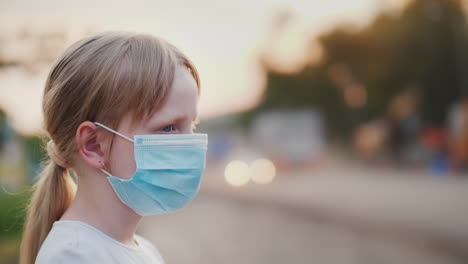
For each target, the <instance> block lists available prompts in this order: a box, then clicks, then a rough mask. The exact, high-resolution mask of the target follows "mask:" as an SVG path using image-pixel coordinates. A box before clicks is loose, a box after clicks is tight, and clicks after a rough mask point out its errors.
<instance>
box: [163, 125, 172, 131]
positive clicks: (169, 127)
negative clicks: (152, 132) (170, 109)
mask: <svg viewBox="0 0 468 264" xmlns="http://www.w3.org/2000/svg"><path fill="white" fill-rule="evenodd" d="M161 130H162V131H163V132H172V131H175V128H174V125H169V126H165V127H163V128H162V129H161Z"/></svg>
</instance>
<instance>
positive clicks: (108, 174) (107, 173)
mask: <svg viewBox="0 0 468 264" xmlns="http://www.w3.org/2000/svg"><path fill="white" fill-rule="evenodd" d="M99 163H101V164H102V167H104V163H103V162H102V161H99ZM99 169H100V170H101V171H102V172H103V173H104V174H106V175H107V176H109V177H110V176H112V174H110V173H109V172H107V171H106V170H105V169H103V168H99Z"/></svg>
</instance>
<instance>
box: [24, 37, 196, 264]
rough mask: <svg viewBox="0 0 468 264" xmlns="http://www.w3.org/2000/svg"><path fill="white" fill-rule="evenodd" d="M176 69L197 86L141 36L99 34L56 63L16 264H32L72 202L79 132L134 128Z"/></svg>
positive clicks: (169, 50) (181, 58)
mask: <svg viewBox="0 0 468 264" xmlns="http://www.w3.org/2000/svg"><path fill="white" fill-rule="evenodd" d="M176 65H184V66H186V67H187V68H188V69H189V71H190V72H191V73H192V75H193V77H194V79H195V81H196V83H197V85H198V87H200V80H199V77H198V73H197V70H196V68H195V67H194V66H193V64H192V63H191V62H190V60H189V59H188V58H187V57H186V56H185V55H184V54H182V53H181V52H180V51H179V50H178V49H177V48H175V47H174V46H172V45H171V44H169V43H168V42H166V41H164V40H162V39H160V38H157V37H155V36H151V35H147V34H137V33H131V32H120V31H119V32H104V33H100V34H97V35H93V36H90V37H87V38H85V39H82V40H80V41H78V42H76V43H74V44H72V45H71V46H70V47H69V48H68V49H66V50H65V52H64V53H63V54H62V55H61V56H60V57H59V58H58V59H57V60H56V62H55V63H54V65H53V67H52V69H51V71H50V73H49V75H48V77H47V81H46V83H45V90H44V96H43V103H42V108H43V114H44V125H45V130H46V132H47V134H48V136H49V138H50V141H49V143H48V144H47V150H48V153H49V156H50V157H51V159H50V160H49V161H47V163H46V165H45V167H44V169H43V171H42V172H41V173H40V174H39V176H38V177H39V179H38V181H37V182H36V183H35V184H34V185H33V195H32V198H31V201H30V204H29V206H28V209H27V210H28V212H27V215H26V220H25V225H24V232H23V238H22V242H21V249H20V263H21V264H32V263H34V262H35V259H36V257H37V254H38V252H39V249H40V247H41V245H42V243H43V242H44V240H45V238H46V237H47V234H48V233H49V231H50V229H51V228H52V225H53V223H54V222H55V221H57V220H59V219H60V217H61V216H62V215H63V213H64V212H65V210H66V209H67V208H68V207H69V206H70V204H71V202H72V201H73V199H74V197H75V192H76V184H75V182H74V180H73V179H72V177H71V176H70V174H69V168H71V167H72V164H71V163H72V160H71V159H72V156H73V153H75V152H76V151H77V146H76V145H75V142H74V137H75V132H76V130H77V128H78V126H79V125H80V124H81V123H82V122H84V121H87V120H90V121H98V122H101V123H104V124H107V125H108V126H109V127H115V128H116V127H117V126H118V124H119V122H120V121H121V118H122V117H123V116H124V115H125V114H126V113H131V114H132V117H133V121H134V122H136V121H142V120H144V119H145V118H146V117H148V116H150V115H152V114H154V113H155V112H156V111H157V110H158V109H159V108H160V107H161V106H162V104H163V103H164V101H165V100H166V98H167V95H168V91H169V89H170V87H171V85H172V81H173V79H174V72H175V67H176ZM198 89H200V88H198Z"/></svg>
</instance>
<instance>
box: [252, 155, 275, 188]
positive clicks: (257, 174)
mask: <svg viewBox="0 0 468 264" xmlns="http://www.w3.org/2000/svg"><path fill="white" fill-rule="evenodd" d="M250 173H251V178H252V181H253V182H255V183H257V184H268V183H271V182H272V181H273V179H274V178H275V176H276V168H275V165H274V164H273V162H272V161H271V160H268V159H258V160H255V161H254V162H253V163H252V165H250Z"/></svg>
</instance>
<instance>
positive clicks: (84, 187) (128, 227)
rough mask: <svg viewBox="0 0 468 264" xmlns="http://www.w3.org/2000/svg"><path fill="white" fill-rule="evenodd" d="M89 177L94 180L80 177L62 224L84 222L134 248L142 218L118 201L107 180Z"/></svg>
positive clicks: (98, 176)
mask: <svg viewBox="0 0 468 264" xmlns="http://www.w3.org/2000/svg"><path fill="white" fill-rule="evenodd" d="M86 176H91V177H86V178H80V177H79V176H78V179H80V180H79V182H78V190H77V193H76V197H75V199H74V200H73V202H72V204H71V206H70V207H69V208H68V209H67V211H66V212H65V213H64V214H63V216H62V217H61V218H60V220H75V221H82V222H85V223H87V224H90V225H92V226H94V227H96V228H97V229H99V230H101V231H102V232H104V233H105V234H107V235H109V236H110V237H112V238H114V239H115V240H117V241H119V242H121V243H124V244H126V245H129V246H135V245H136V242H135V241H134V234H135V231H136V229H137V225H138V223H139V221H140V220H141V218H142V216H140V215H138V214H137V213H135V212H134V211H133V210H132V209H130V208H129V207H127V206H126V205H125V204H123V203H122V202H121V201H120V200H119V198H118V197H117V195H116V194H115V192H114V189H113V188H112V187H111V185H110V183H109V182H108V181H107V177H105V176H103V175H102V174H101V175H86ZM90 179H93V181H90ZM96 179H97V180H96Z"/></svg>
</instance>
